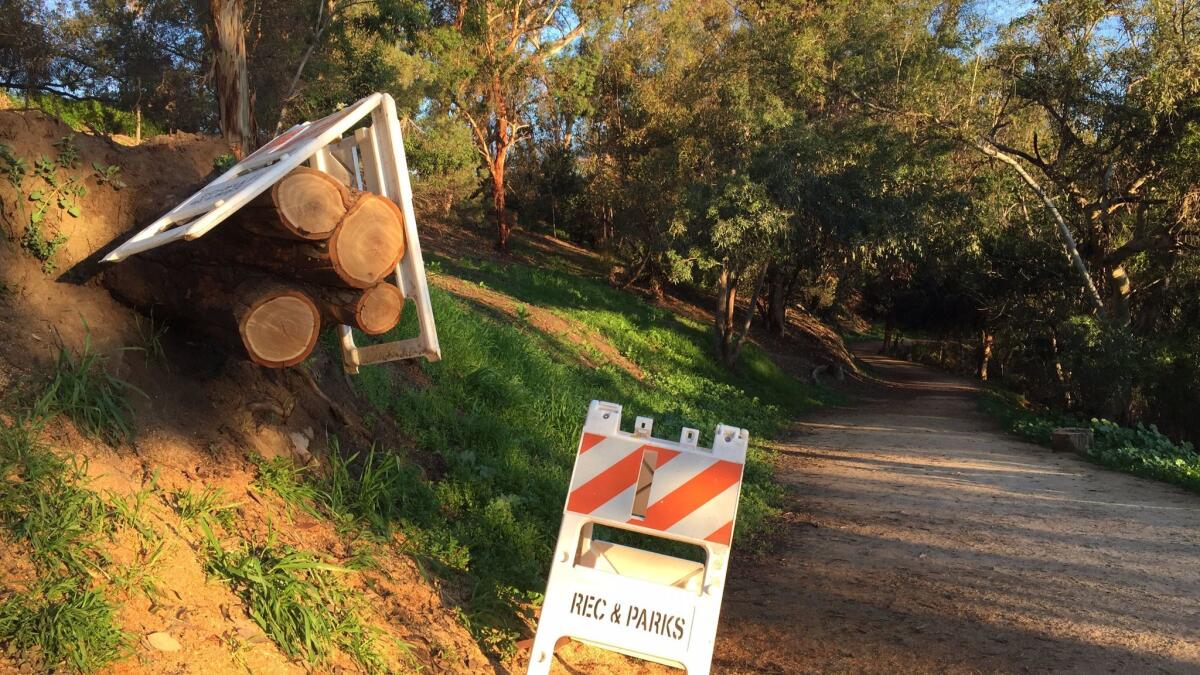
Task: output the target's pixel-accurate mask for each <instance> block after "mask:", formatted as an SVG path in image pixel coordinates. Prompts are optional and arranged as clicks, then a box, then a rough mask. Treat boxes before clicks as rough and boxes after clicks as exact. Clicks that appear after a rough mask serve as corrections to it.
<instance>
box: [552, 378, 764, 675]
mask: <svg viewBox="0 0 1200 675" xmlns="http://www.w3.org/2000/svg"><path fill="white" fill-rule="evenodd" d="M620 425H621V406H619V405H616V404H615V403H605V402H603V401H592V404H591V406H590V408H589V409H588V416H587V422H586V423H585V424H584V427H583V435H582V437H581V438H580V441H579V453H578V455H577V456H576V458H575V470H574V472H573V473H572V475H571V488H570V491H569V492H568V495H567V503H566V506H565V508H564V509H563V520H562V527H561V528H560V529H559V532H558V545H557V546H555V549H554V562H553V565H552V566H551V568H550V579H549V581H548V582H547V585H546V599H545V602H544V603H543V605H542V614H541V619H540V620H539V622H538V628H537V635H536V637H535V638H534V641H533V653H532V655H531V658H530V663H529V673H530V674H531V675H532V674H537V673H548V672H549V671H550V663H551V661H552V660H553V658H554V649H555V646H556V645H557V644H558V641H559V640H560V639H561V638H564V637H571V638H575V639H577V640H579V641H581V642H585V643H589V644H592V645H595V646H598V647H601V648H603V649H608V650H611V651H616V652H621V653H624V654H628V655H630V656H635V657H638V658H642V659H647V660H650V661H656V662H658V663H662V664H666V665H670V666H675V667H680V668H684V669H686V670H687V672H688V673H690V674H696V673H707V672H708V671H709V667H710V664H711V661H712V653H713V643H714V641H715V639H716V636H717V618H718V616H719V614H720V611H721V598H722V594H723V592H724V587H725V572H726V569H727V567H728V562H729V549H730V541H731V539H732V537H733V525H734V520H735V517H736V516H737V506H738V497H739V496H740V494H741V489H742V470H743V468H744V467H745V464H746V444H747V441H748V439H749V432H747V431H746V430H745V429H739V428H737V427H731V426H726V425H724V424H721V425H718V426H717V429H716V435H715V437H714V439H713V447H712V448H711V449H709V448H702V447H698V445H697V440H698V438H699V432H698V431H696V430H695V429H686V428H685V429H684V430H683V433H682V434H681V437H680V440H679V442H678V443H675V442H672V441H667V440H662V439H658V438H652V437H651V435H650V432H651V428H652V425H653V421H652V420H650V419H649V418H646V417H639V418H637V421H636V423H635V425H634V432H633V433H632V434H631V433H626V432H623V431H621V430H620ZM595 525H602V526H607V527H610V528H616V529H621V530H628V531H632V532H636V533H641V534H643V535H650V536H653V537H659V538H663V539H671V540H675V541H680V542H684V543H687V544H692V545H695V546H698V547H701V548H703V550H704V553H705V562H704V563H700V562H694V561H691V560H686V559H683V558H677V557H674V556H669V555H663V554H661V553H653V552H650V551H644V550H642V549H638V548H633V547H630V546H624V545H620V544H615V543H611V542H606V541H600V540H598V539H593V538H592V530H593V526H595Z"/></svg>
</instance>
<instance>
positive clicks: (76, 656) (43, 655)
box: [0, 578, 130, 672]
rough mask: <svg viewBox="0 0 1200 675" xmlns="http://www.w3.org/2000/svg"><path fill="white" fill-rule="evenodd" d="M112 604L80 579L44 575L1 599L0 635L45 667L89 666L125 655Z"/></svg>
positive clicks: (86, 669)
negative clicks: (24, 589)
mask: <svg viewBox="0 0 1200 675" xmlns="http://www.w3.org/2000/svg"><path fill="white" fill-rule="evenodd" d="M115 614H116V608H115V607H114V606H113V604H112V603H110V602H109V601H108V600H107V599H106V598H105V597H104V594H103V593H101V592H100V591H97V590H95V589H92V588H88V587H87V585H86V582H85V581H84V580H83V579H78V578H74V579H72V578H67V579H56V580H53V581H44V582H41V583H39V584H38V585H37V586H36V587H34V588H33V589H31V590H29V591H28V592H25V593H19V594H14V595H11V596H9V597H7V598H5V599H4V600H3V601H0V639H3V641H4V642H6V643H7V644H8V645H10V648H15V649H16V650H17V651H19V652H20V653H21V654H22V655H24V656H25V657H26V658H27V659H29V660H32V661H36V662H38V663H39V664H40V666H41V669H43V670H44V671H46V672H50V671H57V670H60V669H63V668H66V669H70V670H73V671H76V672H90V671H93V670H98V669H100V668H103V667H105V666H107V665H109V664H111V663H113V662H114V661H117V660H118V659H120V658H121V657H123V656H124V655H125V653H126V652H127V651H128V649H129V645H130V636H129V634H128V633H126V632H124V631H122V630H120V629H119V628H117V627H116V620H115V619H116V617H115Z"/></svg>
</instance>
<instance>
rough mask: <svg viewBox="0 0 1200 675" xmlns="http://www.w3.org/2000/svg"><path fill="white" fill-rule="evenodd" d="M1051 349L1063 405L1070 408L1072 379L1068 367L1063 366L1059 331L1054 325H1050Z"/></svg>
mask: <svg viewBox="0 0 1200 675" xmlns="http://www.w3.org/2000/svg"><path fill="white" fill-rule="evenodd" d="M1050 350H1051V351H1052V352H1053V354H1054V377H1055V379H1057V380H1058V386H1059V389H1060V391H1061V392H1062V398H1063V407H1064V408H1066V409H1067V410H1070V409H1071V381H1070V377H1069V376H1068V374H1067V370H1066V368H1063V364H1062V357H1061V356H1060V355H1059V353H1058V331H1057V330H1055V328H1054V326H1053V325H1051V326H1050Z"/></svg>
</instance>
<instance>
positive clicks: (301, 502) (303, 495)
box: [251, 455, 320, 516]
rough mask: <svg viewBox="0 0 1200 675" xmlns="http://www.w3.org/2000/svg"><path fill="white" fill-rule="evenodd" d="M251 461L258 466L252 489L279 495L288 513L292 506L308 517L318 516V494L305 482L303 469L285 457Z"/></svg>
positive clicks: (253, 459)
mask: <svg viewBox="0 0 1200 675" xmlns="http://www.w3.org/2000/svg"><path fill="white" fill-rule="evenodd" d="M251 461H253V462H254V463H255V464H256V465H257V466H258V478H257V479H255V481H254V487H255V488H257V489H258V490H259V491H260V492H274V493H275V494H277V495H279V498H280V499H282V500H283V503H284V504H285V505H286V506H287V508H288V513H291V507H292V506H297V507H299V508H300V509H301V510H302V511H304V512H305V513H308V514H309V515H312V516H316V515H320V512H319V511H318V510H317V507H316V503H317V501H318V500H319V499H320V493H319V492H318V491H317V489H316V488H315V487H313V486H312V485H311V484H310V483H309V482H308V481H307V480H305V473H306V469H305V468H304V467H300V466H296V465H295V464H293V463H292V462H291V461H290V460H289V459H287V458H286V457H275V458H274V459H269V460H266V459H262V458H260V457H258V456H257V455H255V456H252V457H251Z"/></svg>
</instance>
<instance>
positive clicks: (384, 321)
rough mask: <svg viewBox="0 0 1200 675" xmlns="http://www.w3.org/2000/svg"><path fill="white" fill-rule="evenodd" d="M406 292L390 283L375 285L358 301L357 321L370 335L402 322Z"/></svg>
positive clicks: (382, 331) (387, 329)
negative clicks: (401, 316) (401, 314)
mask: <svg viewBox="0 0 1200 675" xmlns="http://www.w3.org/2000/svg"><path fill="white" fill-rule="evenodd" d="M403 310H404V293H402V292H401V291H400V289H399V288H397V287H395V286H393V285H392V284H389V283H382V284H379V285H378V286H373V287H371V288H369V289H367V290H366V292H364V293H363V296H362V300H361V301H360V302H359V303H358V307H357V312H356V317H355V318H356V321H355V323H356V324H357V326H358V327H359V329H361V330H362V331H363V332H364V333H366V334H368V335H379V334H381V333H386V332H388V331H389V330H391V329H392V328H395V326H396V324H398V323H400V313H401V312H402V311H403Z"/></svg>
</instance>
